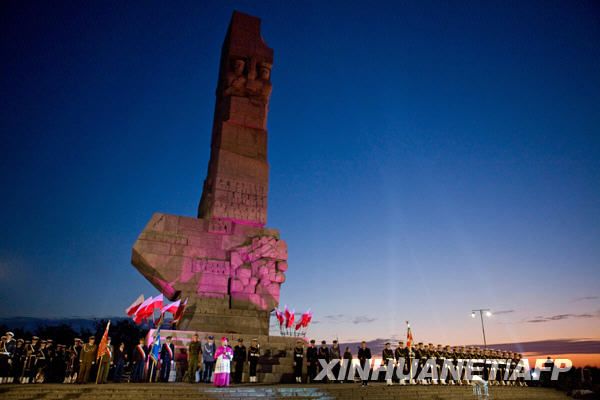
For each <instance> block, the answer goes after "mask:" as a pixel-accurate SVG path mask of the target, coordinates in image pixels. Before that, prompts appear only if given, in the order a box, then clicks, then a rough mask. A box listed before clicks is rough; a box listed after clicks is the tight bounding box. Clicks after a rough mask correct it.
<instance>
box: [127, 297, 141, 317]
mask: <svg viewBox="0 0 600 400" xmlns="http://www.w3.org/2000/svg"><path fill="white" fill-rule="evenodd" d="M143 302H144V295H143V294H140V297H138V298H137V299H135V301H134V302H133V303H131V305H130V306H129V307H127V309H126V310H125V314H127V316H128V317H131V316H133V314H135V312H136V311H137V310H138V308H140V305H142V303H143Z"/></svg>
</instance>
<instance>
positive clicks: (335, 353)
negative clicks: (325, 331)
mask: <svg viewBox="0 0 600 400" xmlns="http://www.w3.org/2000/svg"><path fill="white" fill-rule="evenodd" d="M340 353H341V351H340V345H339V344H338V341H337V340H334V341H333V345H332V346H331V349H330V350H329V360H330V361H331V360H339V361H338V362H337V364H335V365H334V366H333V368H332V372H333V376H335V380H334V382H335V383H340V382H341V381H342V379H343V378H341V377H340V376H339V375H340V364H341V362H342V355H341V354H340Z"/></svg>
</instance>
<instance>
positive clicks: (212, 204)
mask: <svg viewBox="0 0 600 400" xmlns="http://www.w3.org/2000/svg"><path fill="white" fill-rule="evenodd" d="M272 64H273V50H272V49H271V48H269V47H268V46H267V45H266V44H265V42H264V41H263V39H262V37H261V34H260V20H259V19H258V18H255V17H251V16H249V15H246V14H242V13H239V12H234V13H233V16H232V18H231V22H230V25H229V29H228V31H227V36H226V38H225V42H224V44H223V49H222V52H221V64H220V72H219V82H218V85H217V93H216V105H215V114H214V121H213V127H212V144H211V154H210V161H209V165H208V174H207V177H206V179H205V181H204V188H203V192H202V198H201V200H200V204H199V207H198V217H197V218H193V217H184V216H178V215H169V214H163V213H156V214H154V215H153V216H152V218H151V219H150V221H149V222H148V224H147V225H146V227H145V228H144V230H143V232H142V233H141V234H140V236H139V237H138V239H137V241H136V242H135V244H134V246H133V251H132V263H133V265H134V266H135V267H136V268H137V269H138V270H139V271H140V272H141V273H142V275H144V276H145V277H146V279H148V280H149V281H150V282H151V283H152V284H153V285H154V286H155V287H156V288H157V289H158V290H159V291H160V292H161V293H163V294H164V295H165V296H166V297H167V298H169V299H170V300H176V299H179V298H180V299H186V298H187V299H188V307H187V309H186V312H185V314H184V316H183V318H182V320H181V321H180V323H179V325H178V328H179V329H183V330H202V331H205V332H225V333H239V334H256V335H268V332H269V314H270V311H271V310H272V309H273V308H275V307H277V306H278V303H279V291H280V286H281V284H282V283H283V282H284V281H285V271H286V270H287V268H288V266H287V245H286V243H285V242H284V241H283V240H281V239H280V238H279V232H278V231H277V230H275V229H270V228H266V227H265V224H266V222H267V192H268V184H269V165H268V162H267V130H266V125H267V113H268V106H269V96H270V94H271V81H270V75H271V66H272Z"/></svg>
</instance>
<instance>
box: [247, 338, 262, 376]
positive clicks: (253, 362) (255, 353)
mask: <svg viewBox="0 0 600 400" xmlns="http://www.w3.org/2000/svg"><path fill="white" fill-rule="evenodd" d="M259 358H260V345H259V344H258V339H252V343H251V344H250V348H249V349H248V364H249V365H250V367H249V371H248V375H249V376H250V382H252V383H256V382H257V380H256V367H257V366H258V359H259Z"/></svg>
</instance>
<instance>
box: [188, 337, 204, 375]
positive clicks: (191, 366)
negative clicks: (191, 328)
mask: <svg viewBox="0 0 600 400" xmlns="http://www.w3.org/2000/svg"><path fill="white" fill-rule="evenodd" d="M201 354H202V345H201V343H200V340H198V334H197V333H196V334H194V336H192V341H191V342H190V344H189V345H188V352H187V357H188V370H187V375H188V379H189V382H190V383H195V382H196V371H197V370H198V362H199V359H198V357H199V356H201Z"/></svg>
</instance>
